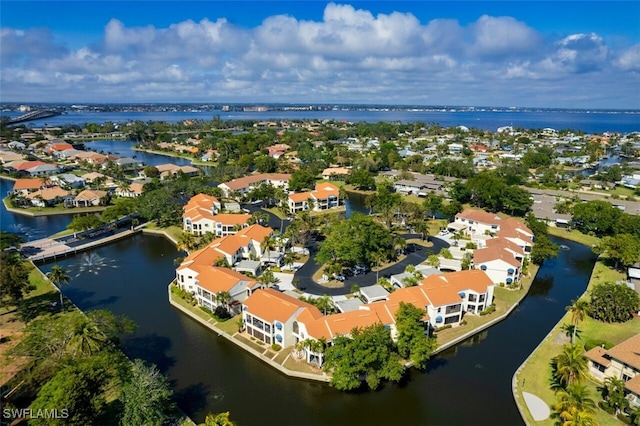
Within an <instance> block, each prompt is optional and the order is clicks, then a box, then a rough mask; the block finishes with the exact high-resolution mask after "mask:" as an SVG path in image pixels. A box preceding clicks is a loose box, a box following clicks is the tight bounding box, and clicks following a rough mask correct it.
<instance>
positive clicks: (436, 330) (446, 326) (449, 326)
mask: <svg viewBox="0 0 640 426" xmlns="http://www.w3.org/2000/svg"><path fill="white" fill-rule="evenodd" d="M451 327H453V326H452V325H451V324H447V325H443V326H442V327H438V328H436V329H435V330H433V332H434V333H438V332H439V331H442V330H446V329H447V328H451Z"/></svg>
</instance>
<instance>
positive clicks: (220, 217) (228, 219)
mask: <svg viewBox="0 0 640 426" xmlns="http://www.w3.org/2000/svg"><path fill="white" fill-rule="evenodd" d="M249 219H251V215H250V214H245V213H238V214H231V213H223V214H216V215H214V216H213V220H214V221H215V222H217V223H221V224H223V225H244V224H245V223H247V221H248V220H249Z"/></svg>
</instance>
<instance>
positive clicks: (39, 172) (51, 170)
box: [24, 164, 60, 176]
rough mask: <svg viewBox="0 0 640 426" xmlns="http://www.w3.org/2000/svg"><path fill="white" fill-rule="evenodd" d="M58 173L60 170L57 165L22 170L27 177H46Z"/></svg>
mask: <svg viewBox="0 0 640 426" xmlns="http://www.w3.org/2000/svg"><path fill="white" fill-rule="evenodd" d="M59 171H60V168H59V167H58V165H57V164H40V165H37V166H34V167H29V168H28V169H25V170H24V172H26V173H27V174H28V175H29V176H47V175H52V174H56V173H58V172H59Z"/></svg>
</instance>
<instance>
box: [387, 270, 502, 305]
mask: <svg viewBox="0 0 640 426" xmlns="http://www.w3.org/2000/svg"><path fill="white" fill-rule="evenodd" d="M490 285H493V282H492V281H491V278H489V276H488V275H487V274H486V273H485V272H484V271H481V270H476V269H471V270H465V271H459V272H450V273H446V274H441V275H430V276H428V277H427V278H425V279H423V280H422V281H421V282H420V285H419V287H421V288H423V289H424V292H425V293H426V295H427V297H428V298H429V300H430V301H431V304H432V305H433V306H442V305H450V304H453V303H457V302H460V301H462V298H461V297H460V296H459V295H458V293H459V292H460V291H464V290H473V291H475V292H476V293H486V292H487V289H488V287H489V286H490ZM409 288H413V287H409ZM396 292H397V291H396ZM396 292H394V293H396ZM392 294H393V293H392Z"/></svg>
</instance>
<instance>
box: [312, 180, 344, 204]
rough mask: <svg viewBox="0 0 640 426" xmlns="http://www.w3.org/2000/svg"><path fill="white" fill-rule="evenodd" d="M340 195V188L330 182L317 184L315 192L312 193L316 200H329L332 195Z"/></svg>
mask: <svg viewBox="0 0 640 426" xmlns="http://www.w3.org/2000/svg"><path fill="white" fill-rule="evenodd" d="M339 193H340V190H339V189H338V187H337V186H335V185H334V184H332V183H329V182H324V183H319V184H317V185H316V189H315V191H312V192H311V194H312V195H313V197H314V198H316V199H320V200H323V199H326V198H329V197H330V196H332V195H333V196H336V197H337V196H338V194H339Z"/></svg>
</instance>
